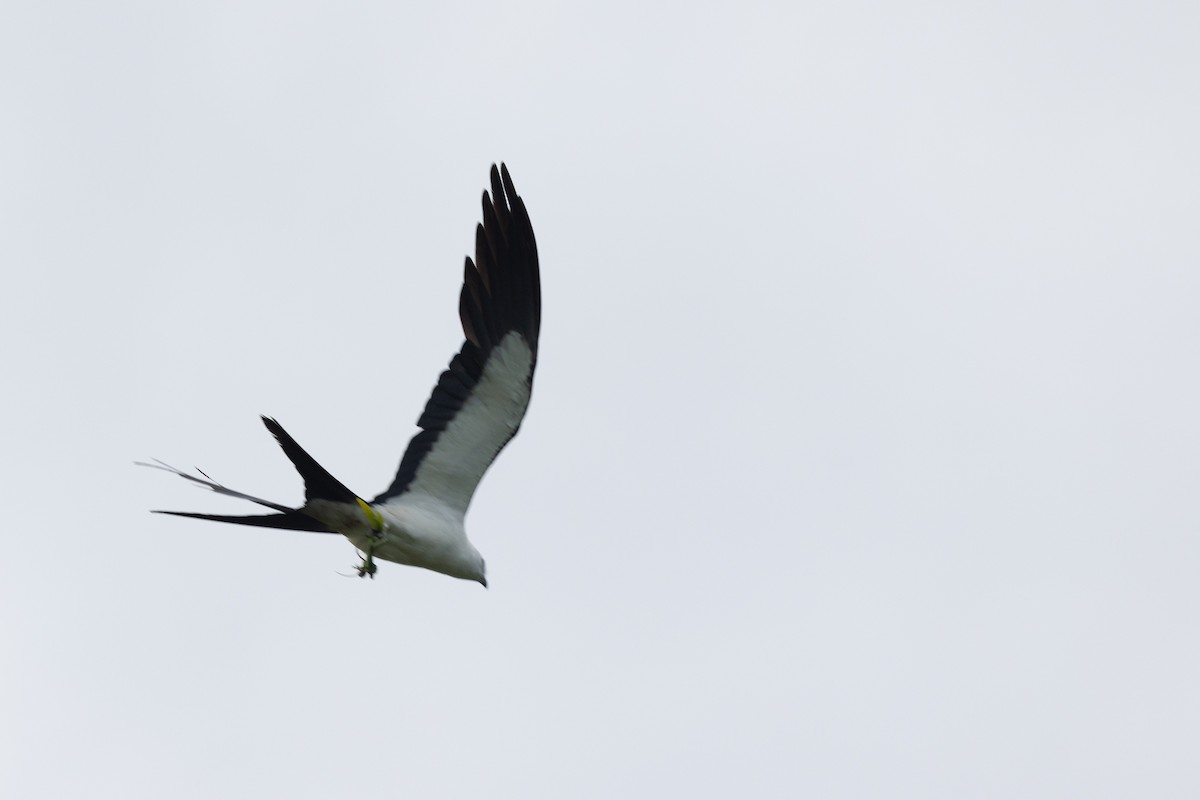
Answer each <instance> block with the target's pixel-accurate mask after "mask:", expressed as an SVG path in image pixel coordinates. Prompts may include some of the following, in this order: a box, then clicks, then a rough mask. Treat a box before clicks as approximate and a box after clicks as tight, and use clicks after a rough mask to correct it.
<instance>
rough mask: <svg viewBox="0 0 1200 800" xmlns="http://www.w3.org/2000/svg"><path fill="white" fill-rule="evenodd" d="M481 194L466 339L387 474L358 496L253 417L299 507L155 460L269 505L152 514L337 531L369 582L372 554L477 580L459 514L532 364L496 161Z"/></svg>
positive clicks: (509, 424) (504, 434) (519, 221)
mask: <svg viewBox="0 0 1200 800" xmlns="http://www.w3.org/2000/svg"><path fill="white" fill-rule="evenodd" d="M491 184H492V190H491V194H490V195H489V194H488V192H487V191H485V192H484V193H483V222H482V224H480V225H478V226H477V227H476V230H475V259H474V261H472V260H471V258H470V257H469V256H468V257H467V259H466V265H465V267H464V269H463V285H462V291H461V293H460V295H459V301H458V315H459V318H460V320H461V321H462V328H463V333H464V334H465V335H466V341H464V342H463V345H462V348H461V349H460V350H459V351H458V353H457V354H456V355H455V356H454V357H453V358H452V359H450V366H449V367H448V368H447V369H446V370H445V371H444V372H443V373H442V374H441V375H440V376H439V377H438V381H437V385H436V386H434V388H433V394H432V395H431V396H430V398H429V402H427V403H426V404H425V410H424V411H423V412H422V414H421V416H420V418H419V419H418V420H417V426H418V427H419V428H420V429H421V430H420V431H419V432H418V433H417V434H416V435H414V436H413V437H412V439H411V440H410V441H409V443H408V448H407V449H406V450H405V451H404V456H403V457H402V458H401V459H400V467H399V469H398V470H397V472H396V477H395V478H394V479H393V480H392V484H391V486H389V487H388V488H387V489H386V490H384V492H383V493H382V494H380V495H378V496H376V497H375V498H374V499H372V500H370V501H367V500H365V499H363V498H362V497H361V496H359V495H357V494H355V493H354V492H352V491H350V490H349V489H348V488H346V486H345V485H344V484H343V483H342V482H341V481H339V480H338V479H337V478H335V477H333V475H331V474H329V472H328V471H327V470H326V469H325V468H324V467H322V466H321V465H320V464H318V463H317V462H316V460H315V459H314V458H313V457H312V456H310V455H309V454H308V453H307V452H306V451H305V450H304V448H302V447H301V446H300V445H299V444H297V443H296V440H295V439H293V438H292V437H291V436H290V435H289V434H288V432H287V431H285V430H284V429H283V426H282V425H280V424H279V423H278V422H276V421H275V420H274V419H271V418H269V417H263V418H262V421H263V424H264V425H266V426H267V430H269V431H270V432H271V433H272V434H273V435H274V436H275V439H276V440H277V441H278V442H279V445H280V447H282V448H283V452H284V454H286V455H287V457H288V458H289V459H290V460H291V462H292V464H293V465H295V467H296V470H297V471H298V472H299V473H300V476H301V477H302V478H303V479H304V505H302V506H300V507H299V508H291V507H289V506H285V505H281V504H279V503H272V502H270V501H269V500H263V499H262V498H259V497H252V496H251V495H248V494H244V493H242V492H237V491H234V490H233V489H229V488H227V487H225V486H223V485H221V484H220V483H217V482H216V481H214V480H212V479H211V478H209V476H208V475H206V474H205V473H203V472H200V475H201V476H203V477H196V476H195V475H190V474H188V473H186V472H183V471H181V470H177V469H175V468H174V467H171V466H169V465H168V464H165V463H163V462H161V461H159V462H157V463H155V464H143V466H149V467H156V468H158V469H164V470H167V471H169V472H172V473H174V474H176V475H179V476H180V477H182V478H186V479H187V480H189V481H192V482H194V483H197V484H200V485H201V486H204V487H207V488H209V489H211V490H213V491H214V492H217V493H218V494H224V495H228V496H230V497H238V498H241V499H243V500H249V501H251V502H254V503H257V504H258V505H260V506H265V507H266V508H269V509H272V513H269V514H257V515H248V516H238V515H225V514H200V513H195V512H190V511H156V512H154V513H157V514H172V515H174V516H177V517H192V518H194V519H207V520H215V521H217V522H232V523H235V524H238V525H255V526H258V527H263V528H283V529H286V530H296V531H314V532H319V533H340V534H342V535H343V536H345V537H346V538H347V539H349V540H350V542H351V543H352V544H353V545H354V546H355V547H356V548H357V549H358V550H359V552H360V554H361V557H362V563H361V564H360V565H359V566H358V568H357V571H358V575H359V577H362V576H366V575H370V576H371V577H372V578H374V577H375V571H376V563H375V561H376V559H382V560H384V561H393V562H395V563H397V564H408V565H410V566H414V567H423V568H425V569H430V570H433V571H434V572H440V573H443V574H445V575H450V576H452V577H455V578H462V579H464V580H471V581H478V582H479V583H481V584H483V585H484V586H487V570H486V566H485V564H484V560H483V556H481V555H480V554H479V551H478V550H476V549H475V546H474V545H472V544H471V542H470V541H468V540H467V533H466V529H465V527H464V520H465V517H466V514H467V508H468V506H469V505H470V504H471V497H472V495H474V494H475V488H476V487H477V486H478V485H479V481H480V479H482V478H483V474H484V472H486V471H487V469H488V467H489V466H491V463H492V461H494V460H495V458H496V456H497V455H499V453H500V451H501V450H502V449H504V446H505V445H506V444H508V441H509V440H510V439H512V437H513V436H515V435H516V433H517V430H518V429H519V428H520V426H521V420H522V419H523V418H524V417H525V410H526V409H527V408H528V407H529V397H530V392H531V391H532V389H533V372H534V367H535V366H536V365H537V348H538V330H539V329H540V327H541V317H542V298H541V280H540V277H539V271H538V256H537V244H536V242H535V241H534V237H533V227H532V226H531V225H530V222H529V214H528V213H527V212H526V210H525V203H524V202H522V200H521V197H520V196H519V195H518V194H517V192H516V189H515V188H514V187H513V182H512V178H511V177H510V176H509V174H508V168H507V167H506V166H505V165H503V164H501V165H500V168H499V169H497V168H496V166H495V165H494V164H493V165H492V170H491Z"/></svg>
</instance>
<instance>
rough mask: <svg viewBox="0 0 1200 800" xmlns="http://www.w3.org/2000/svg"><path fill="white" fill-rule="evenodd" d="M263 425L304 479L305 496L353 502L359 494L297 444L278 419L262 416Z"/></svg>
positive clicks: (306, 497)
mask: <svg viewBox="0 0 1200 800" xmlns="http://www.w3.org/2000/svg"><path fill="white" fill-rule="evenodd" d="M262 421H263V425H265V426H266V427H267V430H269V431H270V432H271V434H272V435H274V437H275V441H277V442H279V446H280V447H281V448H283V452H284V455H286V456H287V457H288V460H290V461H291V462H292V464H293V465H294V466H295V467H296V471H297V472H299V473H300V477H301V478H303V479H304V497H305V499H306V500H308V501H312V500H332V501H334V502H339V503H353V502H355V500H357V499H358V495H356V494H355V493H354V492H352V491H350V490H349V489H347V488H346V486H345V484H343V483H342V482H341V481H339V480H338V479H337V478H335V477H333V476H332V475H330V474H329V471H328V470H326V469H325V468H324V467H322V466H321V465H320V464H318V463H317V460H316V459H315V458H313V457H312V456H310V455H309V454H308V452H307V451H306V450H305V449H304V448H303V447H301V446H300V445H299V444H297V442H296V440H295V439H293V438H292V436H291V434H289V433H288V432H287V431H285V430H284V429H283V426H282V425H280V424H279V423H278V422H277V421H275V420H274V419H272V418H271V417H268V416H265V415H264V416H263V417H262Z"/></svg>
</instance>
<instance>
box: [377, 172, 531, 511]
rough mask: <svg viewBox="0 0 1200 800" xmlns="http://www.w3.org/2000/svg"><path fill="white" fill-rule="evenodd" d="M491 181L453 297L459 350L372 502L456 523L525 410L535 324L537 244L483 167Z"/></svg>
mask: <svg viewBox="0 0 1200 800" xmlns="http://www.w3.org/2000/svg"><path fill="white" fill-rule="evenodd" d="M491 182H492V192H491V196H490V197H489V195H488V193H487V192H484V193H483V224H481V225H479V226H478V228H477V229H476V232H475V260H474V261H473V262H472V260H471V259H470V258H467V260H466V267H465V270H464V275H463V287H462V293H461V295H460V296H459V305H458V313H459V317H460V319H461V320H462V326H463V333H464V334H466V341H465V342H463V346H462V349H461V350H459V351H458V354H457V355H455V356H454V358H452V359H451V360H450V366H449V368H448V369H447V370H446V371H445V372H443V373H442V374H441V377H439V378H438V382H437V386H435V387H434V388H433V394H432V396H430V398H429V402H428V403H426V405H425V411H424V412H423V413H422V414H421V417H420V419H418V420H417V425H418V427H420V428H421V431H420V432H419V433H417V434H416V435H415V436H414V437H413V438H412V440H411V441H410V442H409V443H408V449H407V450H405V452H404V457H403V458H402V459H401V460H400V468H399V470H398V471H397V473H396V478H395V480H393V481H392V485H391V486H389V487H388V488H387V491H385V492H384V493H383V494H381V495H379V496H378V497H376V498H375V499H374V501H373V502H374V503H388V502H433V503H436V504H439V505H441V506H442V507H444V508H448V509H450V510H452V511H453V512H455V513H457V514H458V515H459V516H463V515H465V514H466V511H467V506H468V505H470V502H471V496H472V495H473V494H474V493H475V487H476V486H477V485H478V484H479V481H480V479H481V478H482V477H483V473H484V472H486V471H487V468H488V466H489V465H490V464H491V463H492V461H494V460H495V458H496V456H497V455H498V454H499V453H500V451H501V450H502V449H503V448H504V445H505V444H507V443H508V440H509V439H511V438H512V437H513V436H515V435H516V433H517V429H518V428H519V427H520V425H521V419H522V418H523V417H524V416H525V409H526V408H527V407H528V406H529V396H530V392H531V390H532V388H533V370H534V367H535V366H536V364H537V344H538V331H539V329H540V327H541V317H542V298H541V280H540V277H539V272H538V257H537V244H536V242H535V241H534V237H533V227H532V226H531V225H530V223H529V214H528V213H527V212H526V210H525V204H524V203H523V202H522V201H521V198H520V197H519V196H518V195H517V193H516V190H515V189H514V188H513V182H512V178H511V177H510V176H509V174H508V169H507V168H506V167H505V166H504V165H503V164H502V165H501V166H500V169H499V170H497V169H496V167H495V165H493V166H492V172H491Z"/></svg>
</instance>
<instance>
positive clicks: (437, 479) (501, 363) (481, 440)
mask: <svg viewBox="0 0 1200 800" xmlns="http://www.w3.org/2000/svg"><path fill="white" fill-rule="evenodd" d="M532 367H533V351H532V349H531V348H530V347H529V344H528V342H526V341H525V339H524V338H523V337H522V336H521V334H520V333H518V332H516V331H510V332H509V333H508V334H506V335H505V336H504V338H503V339H501V340H500V343H499V344H498V345H496V346H495V347H493V348H492V350H491V352H490V353H489V354H488V358H487V362H486V363H485V364H484V367H483V371H482V374H481V375H480V378H479V381H478V383H476V384H475V386H474V388H473V389H472V391H471V395H470V397H468V398H467V400H466V402H464V403H463V406H462V408H461V409H459V411H458V413H457V414H455V415H454V419H453V420H451V421H450V423H449V424H448V425H447V426H446V429H445V430H443V431H442V432H441V433H440V434H439V436H438V438H437V441H436V442H435V443H434V445H433V447H432V448H431V449H430V451H429V452H428V453H426V454H425V457H424V458H423V459H422V460H421V464H420V466H419V467H418V468H417V471H416V475H415V476H414V478H413V480H412V482H411V483H410V484H409V485H408V488H407V489H406V490H405V491H404V493H403V494H401V495H399V496H397V497H393V498H390V499H388V500H386V501H385V502H383V503H381V505H382V506H383V507H384V508H387V507H389V506H391V507H398V506H410V507H419V508H426V509H430V508H440V509H442V510H444V511H446V512H450V513H451V514H453V515H454V516H455V517H457V519H458V520H460V521H461V520H462V519H463V518H464V517H465V516H466V513H467V508H468V506H470V504H471V497H472V496H473V495H474V494H475V487H477V486H478V485H479V481H480V480H481V479H482V478H483V474H484V473H485V472H486V471H487V468H488V467H489V466H490V465H491V463H492V461H494V460H495V458H496V455H497V454H498V453H499V452H500V450H501V449H503V447H504V445H505V444H506V443H507V442H508V440H509V439H511V438H512V437H513V436H514V435H515V434H516V432H517V428H518V427H520V425H521V419H522V418H523V417H524V416H525V410H526V409H527V408H528V407H529V395H530V389H531V385H530V381H531V379H532Z"/></svg>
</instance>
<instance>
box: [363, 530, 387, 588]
mask: <svg viewBox="0 0 1200 800" xmlns="http://www.w3.org/2000/svg"><path fill="white" fill-rule="evenodd" d="M381 538H382V537H381ZM375 569H376V566H375V542H374V541H372V542H371V543H370V545H369V546H368V547H367V552H365V553H363V555H362V564H360V565H359V567H358V577H360V578H364V577H366V576H368V575H370V576H371V580H375Z"/></svg>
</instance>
